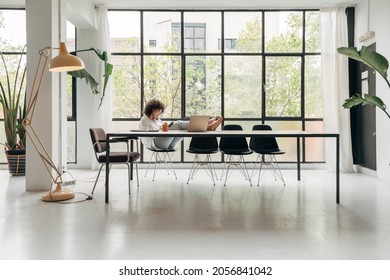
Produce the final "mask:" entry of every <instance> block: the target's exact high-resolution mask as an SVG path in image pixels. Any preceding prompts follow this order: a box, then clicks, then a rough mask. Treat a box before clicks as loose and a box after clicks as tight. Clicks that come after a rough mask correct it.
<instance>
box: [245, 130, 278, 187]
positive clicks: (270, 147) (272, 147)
mask: <svg viewBox="0 0 390 280" xmlns="http://www.w3.org/2000/svg"><path fill="white" fill-rule="evenodd" d="M252 130H268V131H269V130H272V128H271V127H270V126H269V125H266V124H259V125H254V126H253V128H252ZM249 147H250V149H251V150H252V151H253V152H255V153H257V154H258V155H257V158H256V162H255V166H257V165H259V176H258V179H257V185H259V184H260V177H261V176H262V174H261V173H262V168H263V165H267V166H269V167H270V169H271V171H272V173H273V175H274V177H275V180H276V178H279V179H280V180H282V182H283V185H286V183H285V182H284V178H283V174H282V172H281V171H280V168H279V164H278V161H277V160H276V155H282V154H284V153H285V152H284V151H282V150H281V149H280V148H279V145H278V142H277V141H276V139H275V137H262V136H253V137H251V140H250V143H249ZM253 175H254V174H253V172H252V176H253Z"/></svg>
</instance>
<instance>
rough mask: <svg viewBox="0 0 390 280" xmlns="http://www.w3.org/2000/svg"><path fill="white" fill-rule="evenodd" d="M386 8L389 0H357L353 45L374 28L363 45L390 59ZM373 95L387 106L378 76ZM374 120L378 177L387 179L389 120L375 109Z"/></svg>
mask: <svg viewBox="0 0 390 280" xmlns="http://www.w3.org/2000/svg"><path fill="white" fill-rule="evenodd" d="M368 11H369V13H368ZM389 11H390V1H388V0H371V1H367V0H362V1H360V2H359V4H358V6H357V7H356V18H355V24H356V29H355V38H356V42H355V45H356V46H357V48H358V49H360V47H361V44H360V43H359V42H358V38H359V37H360V36H361V35H362V34H364V33H366V32H367V31H369V30H370V31H374V32H375V38H373V39H371V40H369V41H367V42H364V44H365V45H369V44H371V43H373V42H376V50H377V52H379V53H381V54H382V55H384V56H385V57H386V58H387V59H388V60H390V47H389V46H390V36H389V26H390V17H389ZM376 94H377V96H379V97H380V98H382V100H383V101H384V102H385V104H387V105H388V106H389V108H390V88H389V87H388V86H387V84H386V83H385V81H384V80H383V78H382V77H381V76H380V75H377V81H376ZM376 120H377V124H376V140H377V177H378V178H379V179H382V180H384V181H387V182H390V145H389V143H390V119H389V118H388V117H387V116H386V115H385V114H384V113H383V112H382V111H381V110H379V109H377V114H376Z"/></svg>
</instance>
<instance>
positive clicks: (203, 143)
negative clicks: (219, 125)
mask: <svg viewBox="0 0 390 280" xmlns="http://www.w3.org/2000/svg"><path fill="white" fill-rule="evenodd" d="M187 153H191V154H195V156H194V160H193V163H192V166H191V170H190V174H189V175H188V180H187V184H188V183H189V181H190V180H191V179H193V178H194V175H195V174H196V173H197V172H198V170H199V169H200V168H201V167H205V171H206V173H207V175H208V176H209V177H210V178H211V180H212V181H213V184H214V185H215V179H216V178H217V173H216V171H215V168H214V166H213V161H212V159H211V154H215V153H218V141H217V138H216V137H193V138H192V139H191V142H190V146H189V148H188V149H187ZM202 155H203V156H204V157H203V159H202Z"/></svg>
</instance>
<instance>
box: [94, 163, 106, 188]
mask: <svg viewBox="0 0 390 280" xmlns="http://www.w3.org/2000/svg"><path fill="white" fill-rule="evenodd" d="M103 166H104V164H101V165H100V168H99V172H98V175H97V176H96V180H95V184H94V185H93V188H92V192H91V195H93V193H94V191H95V188H96V184H97V181H98V180H99V176H100V172H101V171H102V168H103Z"/></svg>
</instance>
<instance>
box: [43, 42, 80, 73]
mask: <svg viewBox="0 0 390 280" xmlns="http://www.w3.org/2000/svg"><path fill="white" fill-rule="evenodd" d="M84 68H85V66H84V62H83V61H82V60H81V59H80V58H78V57H77V56H75V55H71V54H69V52H68V50H67V49H66V45H65V43H64V42H60V54H59V55H57V56H56V57H55V58H53V59H52V60H51V62H50V67H49V70H50V71H51V72H67V71H76V70H81V69H84Z"/></svg>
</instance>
